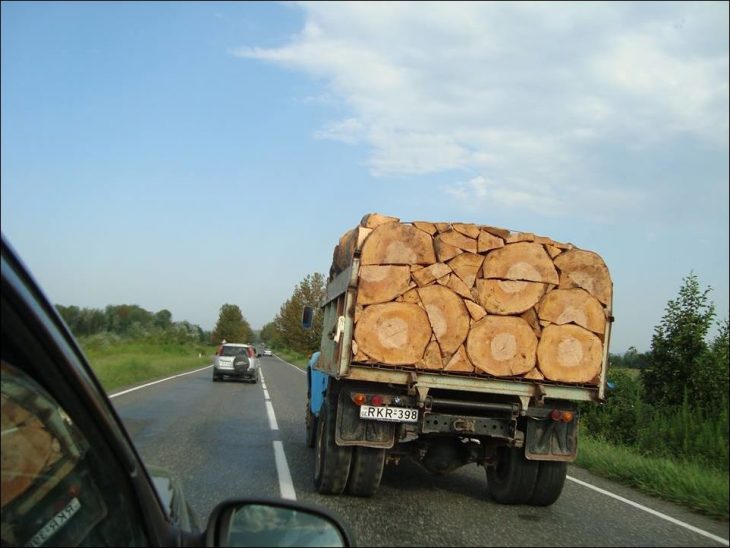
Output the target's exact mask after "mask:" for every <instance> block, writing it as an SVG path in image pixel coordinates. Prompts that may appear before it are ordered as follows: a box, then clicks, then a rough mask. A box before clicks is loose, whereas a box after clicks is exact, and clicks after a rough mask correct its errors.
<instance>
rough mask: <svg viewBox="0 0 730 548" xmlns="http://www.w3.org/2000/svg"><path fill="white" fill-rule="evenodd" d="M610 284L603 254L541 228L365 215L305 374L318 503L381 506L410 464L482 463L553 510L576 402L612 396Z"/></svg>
mask: <svg viewBox="0 0 730 548" xmlns="http://www.w3.org/2000/svg"><path fill="white" fill-rule="evenodd" d="M612 291H613V287H612V282H611V279H610V276H609V274H608V269H607V268H606V266H605V263H604V262H603V260H602V259H601V257H600V256H599V255H598V254H596V253H594V252H591V251H586V250H582V249H579V248H577V247H576V246H575V245H573V244H570V243H567V244H566V243H561V242H558V241H555V240H552V239H551V238H548V237H544V236H538V235H535V234H533V233H529V232H519V231H513V230H508V229H502V228H497V227H492V226H489V225H481V224H476V223H454V222H426V221H414V222H409V223H405V222H401V221H400V219H399V218H397V217H389V216H385V215H380V214H377V213H373V214H368V215H365V216H364V217H363V219H362V220H361V222H360V224H359V225H358V226H357V227H355V228H354V229H352V230H350V231H348V232H347V233H345V234H344V235H343V236H342V237H341V238H340V240H339V243H338V244H337V245H336V246H335V251H334V254H333V261H332V266H331V268H330V276H329V280H328V283H327V285H326V290H325V296H324V298H323V300H322V302H320V303H318V305H317V307H318V310H317V307H315V306H305V307H304V310H303V316H302V323H303V326H304V327H305V328H309V327H311V326H312V323H313V321H314V320H315V319H316V318H317V314H320V315H321V316H319V318H320V320H319V321H321V329H322V337H321V343H320V348H319V350H318V351H317V352H315V353H313V355H312V357H311V359H310V361H309V364H308V367H307V397H306V416H305V426H306V443H307V445H308V446H309V447H310V448H314V449H315V450H316V458H315V466H314V474H313V480H314V485H315V488H316V490H317V491H318V492H319V493H321V494H331V495H337V494H343V493H346V494H349V495H353V496H373V495H374V494H375V493H376V492H377V489H378V487H379V485H380V481H381V477H382V473H383V469H384V467H385V466H396V465H398V463H399V462H400V461H401V460H402V459H410V460H413V461H415V462H417V463H419V464H420V465H421V466H422V467H424V468H425V469H426V470H427V471H429V472H431V473H433V474H435V475H445V474H448V473H450V472H452V471H454V470H456V469H457V468H459V467H461V466H464V465H468V464H476V465H478V466H482V467H484V468H485V471H486V490H487V492H488V495H489V497H490V498H491V499H492V500H494V501H496V502H497V503H502V504H528V505H535V506H547V505H550V504H553V503H554V502H555V501H556V500H558V498H559V497H560V494H561V492H562V490H563V486H564V483H565V478H566V473H567V464H568V463H570V462H573V461H574V460H575V458H576V455H577V446H578V424H579V419H580V413H579V404H580V403H581V402H592V403H593V404H600V403H602V402H604V401H605V394H606V374H607V365H608V347H609V341H610V328H611V323H612V322H613V316H612Z"/></svg>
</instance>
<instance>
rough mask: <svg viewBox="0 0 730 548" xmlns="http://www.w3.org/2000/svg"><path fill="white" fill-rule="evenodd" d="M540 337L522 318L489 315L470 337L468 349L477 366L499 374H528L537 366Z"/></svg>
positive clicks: (467, 341) (473, 328) (492, 373)
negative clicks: (538, 340) (536, 359)
mask: <svg viewBox="0 0 730 548" xmlns="http://www.w3.org/2000/svg"><path fill="white" fill-rule="evenodd" d="M536 349H537V337H535V333H534V332H533V331H532V328H531V327H530V326H529V325H528V323H527V322H526V321H525V320H523V319H522V318H517V317H514V316H507V317H504V316H485V317H484V318H482V319H481V320H479V321H478V322H476V323H475V324H474V325H473V326H472V328H471V330H470V331H469V336H468V337H467V340H466V352H467V355H468V356H469V359H470V360H471V363H472V364H474V366H475V367H478V368H479V369H481V370H482V371H484V372H485V373H489V374H490V375H495V376H498V377H509V376H514V375H522V374H524V373H527V372H528V371H530V370H531V369H532V368H533V367H534V366H535V356H536Z"/></svg>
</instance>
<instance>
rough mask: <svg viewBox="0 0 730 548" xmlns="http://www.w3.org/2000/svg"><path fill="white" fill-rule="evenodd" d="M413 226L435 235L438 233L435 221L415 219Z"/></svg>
mask: <svg viewBox="0 0 730 548" xmlns="http://www.w3.org/2000/svg"><path fill="white" fill-rule="evenodd" d="M413 226H415V227H416V228H417V229H419V230H423V231H424V232H426V233H428V234H429V235H430V236H433V235H434V234H436V225H434V224H433V223H424V222H423V221H414V222H413Z"/></svg>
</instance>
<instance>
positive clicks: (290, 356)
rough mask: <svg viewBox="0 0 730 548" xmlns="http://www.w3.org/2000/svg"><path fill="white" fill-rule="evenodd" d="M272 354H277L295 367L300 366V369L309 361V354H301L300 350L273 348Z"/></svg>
mask: <svg viewBox="0 0 730 548" xmlns="http://www.w3.org/2000/svg"><path fill="white" fill-rule="evenodd" d="M274 354H276V355H277V356H279V357H280V358H281V359H282V360H284V361H287V362H289V363H292V364H294V365H296V366H297V367H301V368H302V369H306V368H307V362H309V357H310V356H311V354H302V353H301V352H296V351H294V350H289V349H288V348H278V349H275V350H274Z"/></svg>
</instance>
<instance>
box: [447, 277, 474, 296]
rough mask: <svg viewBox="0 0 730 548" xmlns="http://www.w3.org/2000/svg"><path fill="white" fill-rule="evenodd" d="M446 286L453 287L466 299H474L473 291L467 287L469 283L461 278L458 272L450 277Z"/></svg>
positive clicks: (453, 289) (454, 290)
mask: <svg viewBox="0 0 730 548" xmlns="http://www.w3.org/2000/svg"><path fill="white" fill-rule="evenodd" d="M446 287H448V288H449V289H451V291H453V292H454V293H457V294H459V295H461V296H462V297H464V298H465V299H470V300H471V299H472V298H473V297H472V295H471V291H470V290H469V288H468V287H467V285H466V284H465V283H464V282H463V281H462V280H461V278H459V277H458V276H457V275H456V274H452V275H451V277H450V278H449V282H448V283H447V284H446Z"/></svg>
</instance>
